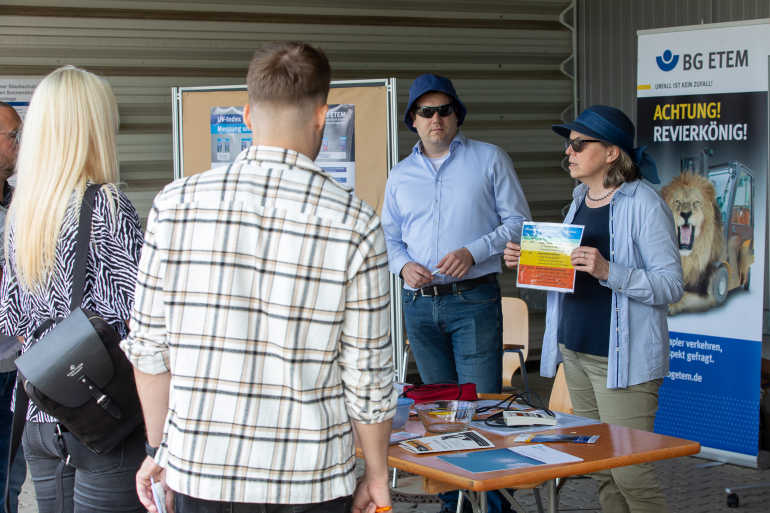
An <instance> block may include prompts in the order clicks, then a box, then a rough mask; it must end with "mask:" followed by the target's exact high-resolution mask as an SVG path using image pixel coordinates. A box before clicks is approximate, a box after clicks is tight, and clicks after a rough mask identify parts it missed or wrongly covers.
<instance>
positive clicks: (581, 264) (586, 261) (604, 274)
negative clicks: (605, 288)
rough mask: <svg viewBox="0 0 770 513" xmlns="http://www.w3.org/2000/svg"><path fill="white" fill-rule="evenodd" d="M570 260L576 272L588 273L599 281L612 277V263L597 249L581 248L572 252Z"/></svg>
mask: <svg viewBox="0 0 770 513" xmlns="http://www.w3.org/2000/svg"><path fill="white" fill-rule="evenodd" d="M570 259H571V261H572V265H573V266H574V267H575V269H576V270H578V271H583V272H587V273H588V274H590V275H591V276H593V277H594V278H596V279H597V280H607V278H609V277H610V263H609V262H608V261H607V260H605V259H604V257H603V256H602V254H601V253H599V250H598V249H596V248H591V247H588V246H580V247H578V248H576V249H575V250H574V251H573V252H572V255H570Z"/></svg>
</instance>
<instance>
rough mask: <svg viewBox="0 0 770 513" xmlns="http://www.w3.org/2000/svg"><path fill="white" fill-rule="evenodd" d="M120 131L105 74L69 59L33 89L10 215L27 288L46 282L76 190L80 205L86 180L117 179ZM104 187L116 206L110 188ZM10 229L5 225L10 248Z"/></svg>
mask: <svg viewBox="0 0 770 513" xmlns="http://www.w3.org/2000/svg"><path fill="white" fill-rule="evenodd" d="M117 130H118V106H117V102H116V101H115V95H114V94H113V93H112V88H111V87H110V85H109V84H108V83H107V81H106V80H104V79H103V78H100V77H98V76H96V75H94V74H93V73H90V72H88V71H85V70H83V69H79V68H75V67H73V66H64V67H61V68H59V69H57V70H55V71H54V72H52V73H51V74H50V75H48V76H47V77H45V78H44V79H43V80H42V82H40V84H39V85H38V86H37V88H36V89H35V92H34V93H33V95H32V99H31V100H30V104H29V109H28V110H27V115H26V118H25V120H24V131H23V132H22V140H21V146H20V148H19V157H18V160H17V164H16V170H17V176H18V181H17V186H16V191H15V192H14V198H13V201H12V202H11V207H10V209H9V212H8V220H7V222H6V225H7V227H10V226H11V225H12V226H13V228H14V241H15V250H16V258H15V261H16V270H17V275H18V279H19V282H20V284H21V285H22V286H24V287H25V288H27V289H30V290H31V289H34V288H37V287H40V286H43V285H44V284H45V282H46V281H47V279H48V277H49V274H50V272H51V270H52V269H53V264H54V258H55V253H56V244H57V241H58V238H59V233H60V231H61V228H62V223H63V221H64V215H65V213H66V210H67V206H68V204H69V203H70V201H72V198H73V194H74V197H75V200H76V201H77V202H78V204H79V203H80V201H81V199H82V197H83V192H84V191H85V187H86V182H87V181H91V182H95V183H111V184H115V183H117V181H118V157H117V149H116V144H115V141H116V133H117ZM106 189H107V192H108V194H109V198H110V202H111V203H112V204H113V207H114V197H113V195H112V194H110V192H111V191H110V189H111V188H106ZM8 233H9V230H8V229H6V236H5V247H6V255H8V254H9V253H8V251H7V249H8ZM7 258H8V257H7Z"/></svg>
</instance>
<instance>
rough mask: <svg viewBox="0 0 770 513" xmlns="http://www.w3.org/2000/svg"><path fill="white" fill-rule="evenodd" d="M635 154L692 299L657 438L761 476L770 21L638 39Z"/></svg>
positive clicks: (683, 317) (676, 321)
mask: <svg viewBox="0 0 770 513" xmlns="http://www.w3.org/2000/svg"><path fill="white" fill-rule="evenodd" d="M638 35H639V52H638V62H637V69H638V73H637V77H638V83H637V126H638V134H637V136H638V144H639V145H647V147H648V151H649V152H650V153H651V154H652V156H653V157H654V158H655V161H656V162H657V164H658V170H659V173H660V178H661V184H660V192H661V194H662V195H663V197H664V199H665V200H666V203H667V204H668V205H669V207H670V208H671V211H672V212H673V214H674V222H675V225H676V230H677V237H678V240H679V252H680V254H681V258H682V269H683V271H684V289H685V292H684V297H682V299H681V300H680V301H679V302H677V303H675V304H672V305H670V306H669V323H668V324H669V330H670V333H671V335H670V363H671V365H670V371H669V374H668V376H667V377H666V378H665V380H664V382H663V386H662V387H661V389H660V398H659V405H658V414H657V419H656V423H655V431H656V432H658V433H663V434H668V435H673V436H678V437H683V438H688V439H691V440H697V441H699V442H700V443H701V445H702V446H703V447H704V449H703V451H702V455H704V456H706V457H709V458H713V459H717V460H721V461H729V462H732V463H739V464H744V465H748V466H756V465H757V455H758V440H759V395H760V365H761V358H762V308H763V299H764V278H765V277H764V270H765V265H764V262H765V258H766V256H765V236H766V233H767V229H766V222H767V221H766V213H767V197H768V194H767V191H768V188H767V177H768V52H769V49H770V47H768V45H767V42H768V41H770V23H769V20H761V21H757V22H745V23H739V24H734V23H731V24H714V25H698V26H692V27H679V28H669V29H665V30H664V29H660V30H645V31H640V32H639V34H638Z"/></svg>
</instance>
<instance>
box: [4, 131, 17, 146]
mask: <svg viewBox="0 0 770 513" xmlns="http://www.w3.org/2000/svg"><path fill="white" fill-rule="evenodd" d="M0 135H4V136H6V137H8V139H10V140H12V141H13V143H14V144H19V142H21V130H11V131H10V132H0Z"/></svg>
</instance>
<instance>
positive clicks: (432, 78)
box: [404, 73, 467, 132]
mask: <svg viewBox="0 0 770 513" xmlns="http://www.w3.org/2000/svg"><path fill="white" fill-rule="evenodd" d="M431 91H437V92H439V93H444V94H445V95H447V96H449V97H450V98H452V100H453V101H454V104H455V113H456V114H457V126H460V125H462V124H463V121H464V120H465V114H466V113H467V111H466V110H465V105H463V102H461V101H460V98H458V97H457V92H456V91H455V88H454V86H453V85H452V81H451V80H449V79H448V78H446V77H440V76H438V75H434V74H432V73H425V74H423V75H420V76H419V77H417V78H415V79H414V82H413V83H412V87H410V88H409V103H407V104H406V110H405V111H404V124H405V125H406V127H407V128H408V129H409V130H411V131H412V132H416V131H417V130H415V128H414V122H413V120H412V116H411V112H412V107H413V106H414V102H416V101H417V99H418V98H419V97H420V96H422V95H424V94H425V93H430V92H431Z"/></svg>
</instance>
